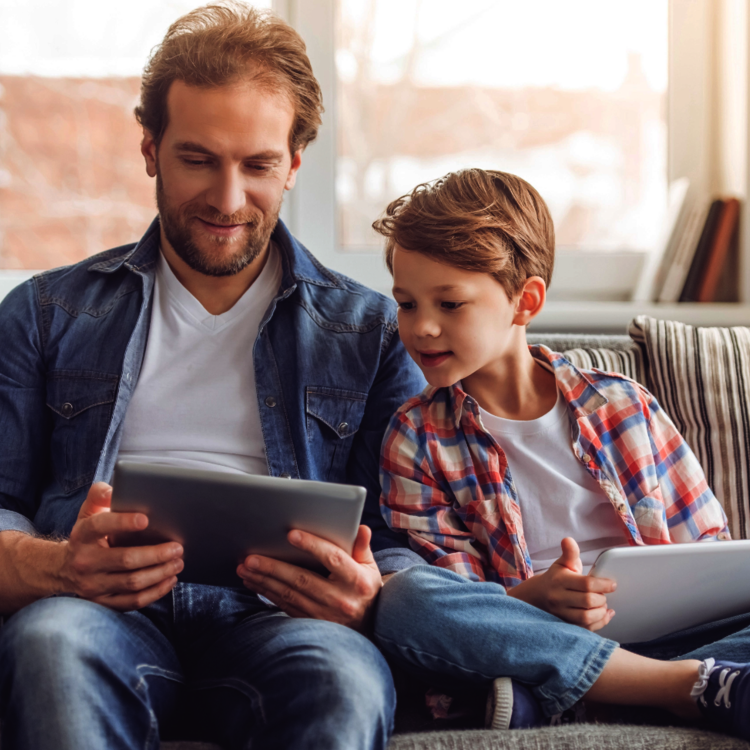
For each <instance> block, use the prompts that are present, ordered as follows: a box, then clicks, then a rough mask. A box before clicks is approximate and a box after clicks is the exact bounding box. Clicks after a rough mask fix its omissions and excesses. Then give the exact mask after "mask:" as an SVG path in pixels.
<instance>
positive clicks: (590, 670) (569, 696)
mask: <svg viewBox="0 0 750 750" xmlns="http://www.w3.org/2000/svg"><path fill="white" fill-rule="evenodd" d="M601 641H602V642H601V644H600V645H599V646H598V647H597V648H596V650H595V651H593V652H592V653H590V654H589V656H588V657H587V658H586V660H585V661H584V663H583V669H582V670H581V676H580V677H579V678H578V681H577V682H576V683H575V684H574V685H573V686H572V687H570V688H568V689H567V690H566V691H565V692H564V693H563V694H562V695H560V696H558V697H557V698H554V697H552V696H550V694H549V693H548V692H547V691H545V689H544V688H542V687H538V688H533V690H532V692H533V693H534V694H535V695H536V696H538V697H540V698H541V699H542V701H543V703H542V710H543V711H544V713H545V714H546V715H547V716H554V715H555V714H560V713H562V712H563V711H567V710H568V709H569V708H570V707H571V706H573V705H575V704H576V703H577V702H578V701H579V700H580V699H581V698H583V696H584V695H586V693H588V691H589V690H590V689H591V686H592V685H593V684H594V683H595V682H596V681H597V679H599V676H600V675H601V673H602V670H603V669H604V667H605V666H606V664H607V662H608V661H609V658H610V656H612V652H613V651H614V650H615V649H616V648H618V644H617V643H615V642H614V641H610V640H608V639H606V638H602V639H601Z"/></svg>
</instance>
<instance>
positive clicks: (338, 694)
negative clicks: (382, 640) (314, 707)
mask: <svg viewBox="0 0 750 750" xmlns="http://www.w3.org/2000/svg"><path fill="white" fill-rule="evenodd" d="M314 631H315V632H314V633H313V634H312V637H311V646H312V648H311V649H310V650H309V651H308V656H307V658H306V659H305V660H304V662H305V665H306V666H305V671H307V672H308V673H309V676H311V677H312V678H313V684H314V688H313V690H312V692H313V693H314V698H313V700H315V701H316V702H318V703H319V704H320V705H321V710H324V711H326V712H331V711H340V712H341V713H342V714H347V715H357V714H359V713H360V712H361V713H362V714H378V715H380V716H381V717H382V716H392V714H393V710H394V708H395V700H396V693H395V688H394V686H393V678H392V676H391V672H390V669H389V668H388V665H387V663H386V661H385V659H384V658H383V655H382V654H381V653H380V651H378V649H377V648H376V647H375V646H374V645H373V643H372V642H370V641H369V640H367V639H366V638H365V637H364V636H362V635H361V634H359V633H357V632H355V631H354V630H351V629H350V628H347V627H344V626H343V625H337V624H335V623H330V622H321V621H317V622H316V623H315V626H314Z"/></svg>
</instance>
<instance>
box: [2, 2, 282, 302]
mask: <svg viewBox="0 0 750 750" xmlns="http://www.w3.org/2000/svg"><path fill="white" fill-rule="evenodd" d="M198 4H199V3H198V2H197V0H160V2H153V1H152V0H130V2H128V3H108V2H101V0H64V1H61V0H23V1H22V2H21V1H20V0H19V1H18V2H10V3H7V2H6V3H3V4H2V5H0V28H1V29H2V30H3V42H2V46H0V269H4V270H7V269H15V270H17V271H22V270H24V269H33V270H39V269H46V268H52V267H54V266H60V265H64V264H67V263H74V262H76V261H79V260H82V259H83V258H85V257H86V256H88V255H91V254H93V253H97V252H100V251H102V250H106V249H108V248H110V247H115V246H117V245H122V244H123V243H126V242H132V241H135V240H137V239H138V238H139V237H140V236H141V235H142V234H143V232H144V231H145V229H146V228H147V227H148V225H149V223H150V222H151V220H152V219H153V217H154V215H155V213H156V208H155V201H154V185H153V182H152V180H150V179H149V178H148V177H147V175H146V173H145V170H144V166H143V159H142V157H141V155H140V151H139V143H140V138H141V131H140V128H139V126H138V124H137V123H136V121H135V118H134V116H133V107H134V106H135V105H136V103H137V99H138V91H139V86H140V75H141V71H142V70H143V67H144V65H145V63H146V60H147V58H148V53H149V50H150V49H151V48H152V47H153V46H154V45H155V44H157V43H158V42H159V41H160V40H161V38H162V37H163V36H164V33H165V32H166V30H167V28H168V26H169V24H170V23H172V21H174V20H175V19H176V18H177V17H178V16H180V15H182V14H183V13H185V12H186V11H188V10H191V9H192V8H194V7H196V5H198ZM255 5H256V6H261V7H262V6H270V5H271V3H270V0H268V1H267V2H257V1H256V2H255ZM22 275H23V274H20V273H19V274H18V278H20V276H22ZM10 278H11V281H14V280H15V279H16V278H17V277H14V276H13V275H11V276H10ZM0 286H2V285H0ZM3 291H5V289H4V288H0V293H2V292H3Z"/></svg>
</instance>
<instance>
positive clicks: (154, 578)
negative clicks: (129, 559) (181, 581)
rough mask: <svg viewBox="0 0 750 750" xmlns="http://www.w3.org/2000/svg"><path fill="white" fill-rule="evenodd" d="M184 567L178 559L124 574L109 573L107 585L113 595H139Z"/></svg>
mask: <svg viewBox="0 0 750 750" xmlns="http://www.w3.org/2000/svg"><path fill="white" fill-rule="evenodd" d="M184 567H185V564H184V563H183V561H182V560H180V559H177V560H170V561H169V562H166V563H162V564H161V565H153V566H152V567H150V568H140V569H139V570H130V571H128V572H123V573H109V574H107V578H106V585H107V588H108V589H109V592H110V593H112V594H128V593H138V592H140V591H146V590H148V589H150V588H152V587H153V586H156V585H158V584H159V583H160V582H161V581H164V580H166V579H168V578H172V577H173V576H176V575H177V574H178V573H180V572H181V571H182V569H183V568H184Z"/></svg>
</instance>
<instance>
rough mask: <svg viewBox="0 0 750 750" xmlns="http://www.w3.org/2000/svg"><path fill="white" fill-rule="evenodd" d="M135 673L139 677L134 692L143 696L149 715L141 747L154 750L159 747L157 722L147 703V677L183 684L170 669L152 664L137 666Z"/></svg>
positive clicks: (182, 680) (179, 676)
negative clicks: (146, 730)
mask: <svg viewBox="0 0 750 750" xmlns="http://www.w3.org/2000/svg"><path fill="white" fill-rule="evenodd" d="M135 671H136V673H138V674H139V675H140V677H139V679H138V682H137V683H136V684H135V691H136V692H137V693H140V694H141V695H142V696H143V702H144V704H145V705H147V706H148V707H149V708H148V715H149V719H150V721H149V728H148V734H147V735H146V741H145V743H144V745H143V747H144V748H145V750H149V749H150V748H153V749H154V750H156V749H157V748H158V747H159V722H158V720H157V718H156V714H155V713H154V710H153V708H151V706H150V705H149V703H148V687H147V684H146V678H147V677H163V678H164V679H167V680H172V681H173V682H180V683H182V682H184V681H185V680H184V679H183V677H182V675H180V674H178V673H177V672H173V671H172V670H170V669H164V668H163V667H159V666H156V665H154V664H139V665H138V666H137V667H136V668H135Z"/></svg>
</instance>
